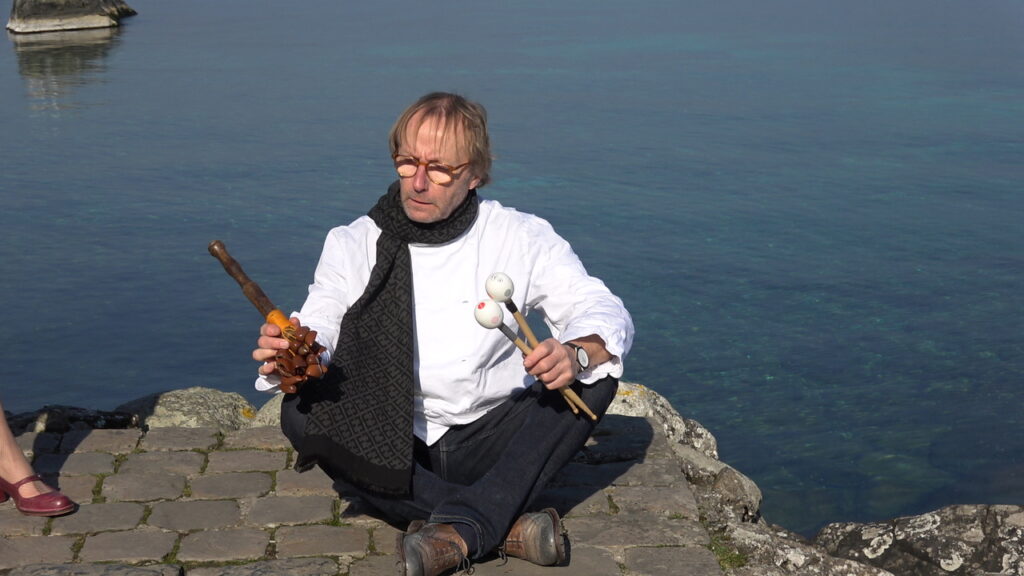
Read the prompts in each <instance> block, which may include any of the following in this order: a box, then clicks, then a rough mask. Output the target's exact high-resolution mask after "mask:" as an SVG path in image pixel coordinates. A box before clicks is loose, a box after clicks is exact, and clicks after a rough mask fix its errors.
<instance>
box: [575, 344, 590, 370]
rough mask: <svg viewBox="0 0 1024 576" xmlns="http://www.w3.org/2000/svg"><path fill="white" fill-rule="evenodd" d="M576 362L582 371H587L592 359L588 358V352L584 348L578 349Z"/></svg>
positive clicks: (579, 347)
mask: <svg viewBox="0 0 1024 576" xmlns="http://www.w3.org/2000/svg"><path fill="white" fill-rule="evenodd" d="M576 362H578V363H579V365H580V370H586V369H587V368H588V367H589V366H590V357H589V356H587V351H586V350H584V349H583V347H582V346H578V347H577V348H576Z"/></svg>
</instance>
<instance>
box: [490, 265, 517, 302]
mask: <svg viewBox="0 0 1024 576" xmlns="http://www.w3.org/2000/svg"><path fill="white" fill-rule="evenodd" d="M484 289H485V290H487V295H488V296H490V297H491V298H493V299H494V300H495V301H496V302H507V301H509V300H510V299H511V298H512V291H513V290H515V286H514V285H513V284H512V279H511V278H509V277H508V274H505V273H504V272H495V273H494V274H491V275H490V276H488V277H487V282H486V283H485V284H484Z"/></svg>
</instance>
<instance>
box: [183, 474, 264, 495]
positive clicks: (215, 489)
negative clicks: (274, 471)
mask: <svg viewBox="0 0 1024 576" xmlns="http://www.w3.org/2000/svg"><path fill="white" fill-rule="evenodd" d="M271 486H272V482H271V478H270V475H269V474H267V473H265V472H228V473H225V474H211V475H204V476H200V477H198V478H193V479H192V482H191V487H192V497H193V498H196V499H206V500H223V499H225V498H247V497H259V496H265V495H266V494H267V493H268V492H270V488H271Z"/></svg>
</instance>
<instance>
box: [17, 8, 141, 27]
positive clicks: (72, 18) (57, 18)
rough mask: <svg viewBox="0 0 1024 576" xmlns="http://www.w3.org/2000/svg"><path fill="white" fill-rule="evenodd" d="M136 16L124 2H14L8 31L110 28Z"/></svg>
mask: <svg viewBox="0 0 1024 576" xmlns="http://www.w3.org/2000/svg"><path fill="white" fill-rule="evenodd" d="M134 14H136V12H135V10H133V9H132V8H131V7H130V6H128V4H126V3H125V2H124V0H14V2H13V4H12V6H11V17H10V20H8V22H7V29H8V30H10V31H11V32H14V33H30V32H33V33H34V32H54V31H59V30H81V29H87V28H109V27H112V26H118V25H119V24H120V21H121V18H124V17H126V16H132V15H134Z"/></svg>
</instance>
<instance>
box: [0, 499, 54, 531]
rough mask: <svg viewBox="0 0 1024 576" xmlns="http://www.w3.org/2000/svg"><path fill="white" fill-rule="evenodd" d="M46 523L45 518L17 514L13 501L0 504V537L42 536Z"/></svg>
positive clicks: (9, 500)
mask: <svg viewBox="0 0 1024 576" xmlns="http://www.w3.org/2000/svg"><path fill="white" fill-rule="evenodd" d="M46 521H47V519H46V518H40V517H37V516H25V515H24V514H22V513H21V512H18V509H17V508H15V507H14V500H13V499H8V500H7V502H4V503H3V504H0V536H42V535H43V529H44V528H46Z"/></svg>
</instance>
